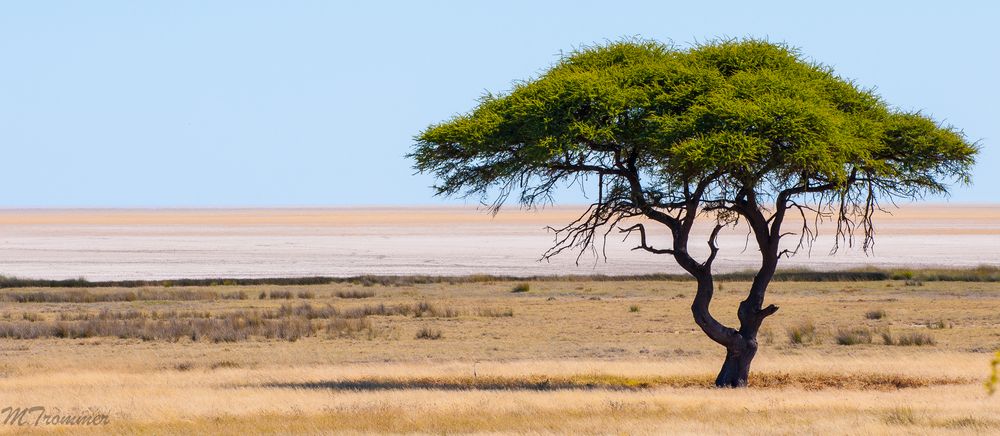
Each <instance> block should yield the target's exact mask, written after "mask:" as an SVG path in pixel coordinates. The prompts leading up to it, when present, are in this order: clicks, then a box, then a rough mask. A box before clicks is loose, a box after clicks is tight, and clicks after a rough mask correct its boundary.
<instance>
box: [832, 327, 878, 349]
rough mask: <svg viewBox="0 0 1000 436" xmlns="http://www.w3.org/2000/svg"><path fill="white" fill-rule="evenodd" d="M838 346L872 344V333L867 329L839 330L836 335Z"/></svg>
mask: <svg viewBox="0 0 1000 436" xmlns="http://www.w3.org/2000/svg"><path fill="white" fill-rule="evenodd" d="M834 339H835V340H836V341H837V345H859V344H870V343H872V331H871V329H868V328H865V327H854V328H850V329H845V328H841V329H837V334H836V335H834Z"/></svg>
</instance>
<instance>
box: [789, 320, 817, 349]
mask: <svg viewBox="0 0 1000 436" xmlns="http://www.w3.org/2000/svg"><path fill="white" fill-rule="evenodd" d="M786 331H787V332H788V342H790V343H792V344H794V345H807V344H812V343H814V342H816V325H814V324H813V323H812V321H802V322H800V323H798V324H795V325H792V326H789V327H788V329H787V330H786Z"/></svg>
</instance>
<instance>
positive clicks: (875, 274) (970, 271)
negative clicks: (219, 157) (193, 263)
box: [0, 265, 1000, 288]
mask: <svg viewBox="0 0 1000 436" xmlns="http://www.w3.org/2000/svg"><path fill="white" fill-rule="evenodd" d="M715 277H716V280H720V281H749V280H752V279H753V277H754V271H740V272H731V273H723V274H716V276H715ZM688 280H692V279H691V277H690V276H688V275H686V274H639V275H621V276H616V275H542V276H495V275H483V274H475V275H466V276H432V275H362V276H354V277H274V278H256V279H249V278H215V279H174V280H114V281H90V280H86V279H83V278H79V279H68V280H40V279H24V278H17V277H7V276H0V288H139V287H155V286H160V287H172V286H254V285H278V286H294V285H324V284H330V283H354V284H360V285H364V286H374V285H380V286H405V285H419V284H430V283H483V282H507V281H509V282H515V281H516V282H523V281H580V282H583V281H688ZM774 280H776V281H789V282H790V281H801V282H843V281H881V280H913V281H928V282H933V281H957V282H996V281H1000V266H992V265H981V266H978V267H975V268H964V269H959V268H937V269H926V268H925V269H918V270H914V269H908V268H866V269H860V270H846V271H813V270H808V269H788V270H783V271H778V272H777V273H776V274H775V277H774Z"/></svg>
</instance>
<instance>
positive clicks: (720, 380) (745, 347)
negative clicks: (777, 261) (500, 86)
mask: <svg viewBox="0 0 1000 436" xmlns="http://www.w3.org/2000/svg"><path fill="white" fill-rule="evenodd" d="M772 274H773V270H768V269H764V270H763V271H762V273H758V275H757V277H755V278H754V283H753V285H752V286H751V290H750V295H749V296H747V299H746V300H743V301H742V302H741V303H740V307H739V310H738V311H737V315H738V317H739V320H740V329H739V330H736V329H733V328H730V327H726V326H725V325H722V324H721V323H719V322H718V321H716V320H715V318H714V317H713V316H712V314H711V313H710V312H709V304H710V302H711V300H712V294H713V290H714V285H713V283H712V276H711V274H710V273H709V274H703V275H700V276H698V277H697V278H698V293H697V294H696V295H695V299H694V304H692V305H691V312H692V314H693V315H694V320H695V323H697V324H698V326H699V327H701V330H702V331H703V332H705V334H706V335H707V336H708V337H709V338H711V339H712V340H713V341H715V342H717V343H719V344H720V345H722V346H724V347H726V360H725V361H724V362H723V364H722V369H721V370H720V371H719V375H718V377H716V379H715V385H716V386H718V387H727V388H739V387H745V386H746V385H747V380H748V378H749V375H750V364H751V363H752V362H753V358H754V356H755V355H756V354H757V331H758V330H760V325H761V323H763V322H764V318H766V317H768V316H770V315H772V314H774V312H776V311H777V310H778V308H777V307H776V306H774V305H769V306H767V307H765V308H761V305H762V302H763V296H764V292H765V291H766V289H767V284H768V283H769V282H770V279H771V276H772Z"/></svg>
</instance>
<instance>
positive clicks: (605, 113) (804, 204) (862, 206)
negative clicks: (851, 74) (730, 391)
mask: <svg viewBox="0 0 1000 436" xmlns="http://www.w3.org/2000/svg"><path fill="white" fill-rule="evenodd" d="M977 151H978V147H977V145H976V144H973V143H970V142H969V141H967V140H966V138H965V136H964V135H963V134H962V133H961V132H959V131H957V130H956V129H954V128H952V127H946V126H942V125H939V124H938V123H937V122H935V121H934V120H933V119H931V118H930V117H928V116H926V115H924V114H921V113H919V112H917V113H915V112H906V111H902V110H898V109H894V108H892V107H890V106H889V105H887V104H886V103H885V102H884V101H883V100H882V99H881V98H880V97H879V96H877V95H876V94H875V93H873V92H872V91H871V90H866V89H861V88H859V87H858V86H857V85H856V84H855V83H853V82H852V81H850V80H846V79H844V78H841V77H839V76H837V75H836V74H834V72H833V71H832V70H831V69H830V68H828V67H825V66H823V65H819V64H816V63H813V62H810V61H808V60H806V59H805V58H804V57H803V56H802V55H801V54H800V53H799V52H798V51H797V50H794V49H791V48H789V47H787V46H784V45H779V44H773V43H769V42H767V41H760V40H731V41H719V42H712V43H707V44H702V45H697V46H694V47H691V48H687V49H679V48H675V47H672V46H668V45H665V44H661V43H658V42H654V41H638V40H627V41H620V42H612V43H608V44H605V45H600V46H594V47H585V48H583V49H580V50H576V51H574V52H572V53H570V54H568V55H566V56H563V57H562V58H561V59H560V60H559V61H558V62H557V63H556V64H555V65H554V66H553V67H552V68H551V69H549V70H548V71H547V72H545V73H544V74H542V75H540V76H539V77H538V78H536V79H534V80H529V81H525V82H520V83H517V84H515V85H514V87H513V89H512V90H511V91H509V92H507V93H505V94H501V95H492V94H488V95H485V96H484V97H482V98H481V100H480V102H479V104H478V106H477V107H476V108H475V109H473V110H472V111H471V112H469V113H467V114H464V115H459V116H456V117H454V118H453V119H451V120H448V121H445V122H443V123H440V124H435V125H432V126H430V127H428V128H427V129H426V130H424V131H423V132H421V133H420V134H419V135H418V136H417V138H416V145H415V147H414V149H413V151H412V152H411V153H410V154H409V157H411V158H413V159H414V160H415V165H414V166H415V168H416V169H417V170H418V171H420V172H423V173H430V174H433V175H434V176H436V178H437V179H438V180H439V182H438V184H437V185H436V186H435V189H436V191H437V194H439V195H448V196H452V195H461V196H468V195H480V196H482V200H483V201H484V202H486V203H485V204H489V205H490V207H491V209H492V211H493V213H496V212H497V211H498V210H499V208H500V207H501V206H502V205H503V204H504V203H505V202H507V200H509V199H510V198H511V196H514V198H515V199H516V200H517V201H518V202H519V203H521V204H522V205H523V206H525V207H528V208H531V207H535V206H539V205H544V204H547V203H550V202H552V200H553V198H552V195H553V194H554V193H555V192H556V191H557V190H558V189H560V188H561V187H563V186H565V185H567V184H570V185H572V184H574V183H580V184H587V185H591V184H596V189H594V190H593V191H591V192H594V193H596V199H595V200H594V202H593V204H591V205H590V206H589V207H588V208H587V209H586V211H585V212H584V213H583V214H582V215H581V216H580V217H579V218H578V219H576V220H575V221H573V222H571V223H569V224H568V225H566V226H564V227H562V228H559V229H554V230H555V234H556V238H555V243H554V245H553V246H552V248H551V249H549V250H548V251H547V252H546V253H545V254H544V255H543V257H544V258H548V257H551V256H554V255H556V254H559V253H560V252H563V251H565V250H575V249H578V250H580V253H581V254H582V252H583V251H584V250H587V249H596V248H595V244H603V243H604V241H605V240H606V238H607V236H608V234H609V233H610V232H611V231H613V230H619V231H622V232H625V233H626V237H628V235H634V236H633V237H634V238H635V239H636V240H637V241H638V246H637V247H635V248H636V249H640V250H645V251H648V252H650V253H655V254H660V255H665V256H671V257H673V259H674V260H675V261H676V262H677V263H678V264H679V265H680V266H681V267H682V268H683V269H684V270H685V271H686V272H687V273H689V274H690V275H691V276H692V277H693V278H694V279H695V280H696V281H697V292H696V294H695V296H694V301H693V304H692V306H691V311H692V313H693V315H694V320H695V322H696V323H697V324H698V326H699V327H701V330H702V331H704V333H705V334H706V335H707V336H708V337H709V338H711V340H713V341H715V342H717V343H719V344H721V345H722V346H724V347H725V348H726V358H725V362H724V363H723V365H722V369H721V371H720V372H719V375H718V378H717V379H716V385H718V386H730V387H739V386H745V385H746V383H747V376H748V373H749V369H750V363H751V361H752V360H753V357H754V355H755V353H756V352H757V331H758V329H759V328H760V326H761V323H762V322H763V321H764V319H765V318H767V317H768V316H770V315H772V314H774V313H775V311H777V310H778V307H776V306H774V305H768V306H764V297H765V292H766V291H767V287H768V284H769V283H770V282H771V279H772V278H773V276H774V273H775V269H776V268H777V265H778V261H779V259H781V258H783V257H786V256H791V255H794V254H795V253H796V252H797V251H799V249H801V248H803V246H808V245H811V244H812V242H813V240H814V239H815V235H816V223H817V222H819V221H820V220H832V221H834V222H836V232H837V234H836V238H835V240H836V241H837V242H836V244H841V243H844V242H847V243H851V242H852V241H854V240H855V239H854V238H855V234H857V236H858V238H860V239H863V245H862V246H863V248H864V249H865V250H866V251H867V250H868V249H869V248H870V246H871V243H872V240H873V237H874V232H873V226H872V218H873V215H874V214H875V212H876V211H879V210H881V206H880V205H881V204H886V202H891V201H893V200H894V199H911V198H919V197H922V196H923V195H926V194H928V193H933V194H940V193H947V185H948V183H952V182H960V183H968V182H969V177H970V169H971V166H972V165H973V163H974V157H975V155H976V153H977ZM698 217H702V219H704V220H711V221H712V222H713V224H714V228H713V230H712V231H711V234H710V236H709V237H708V240H707V243H708V245H709V247H710V251H709V253H710V254H708V256H707V258H701V259H695V258H694V257H693V256H692V255H691V254H690V253H689V242H690V241H689V239H690V236H691V232H692V228H693V226H694V223H695V220H696V218H698ZM790 217H791V218H792V219H791V221H792V222H794V225H792V226H791V227H794V229H793V230H792V231H786V230H785V228H784V227H785V224H786V221H789V218H790ZM737 224H740V225H743V224H745V225H747V226H749V233H750V234H751V235H752V237H749V239H751V240H753V241H755V242H756V247H757V248H758V249H759V251H760V256H761V257H760V269H759V270H758V271H757V273H756V275H755V277H754V279H753V282H752V283H751V284H750V289H749V290H748V294H747V297H746V299H745V300H743V301H742V302H741V303H740V304H739V308H738V309H737V315H738V319H739V323H740V325H739V327H738V328H734V327H728V326H725V325H723V324H722V323H720V322H719V321H717V320H716V319H715V318H714V317H713V316H712V314H711V312H710V311H709V304H710V302H711V300H712V293H713V289H714V286H713V280H712V266H713V262H714V261H715V259H716V254H717V253H718V251H719V247H718V245H717V244H716V238H717V237H718V235H719V231H720V230H721V229H723V228H724V227H725V226H727V225H737ZM654 226H655V227H654ZM654 235H658V236H669V237H670V241H671V242H670V243H669V244H667V245H663V246H654V245H653V244H652V243H651V241H652V239H653V236H654ZM792 235H794V237H791V238H788V236H792ZM647 236H649V237H647ZM783 241H784V243H783ZM834 250H836V246H835V247H834ZM578 259H579V257H578Z"/></svg>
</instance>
